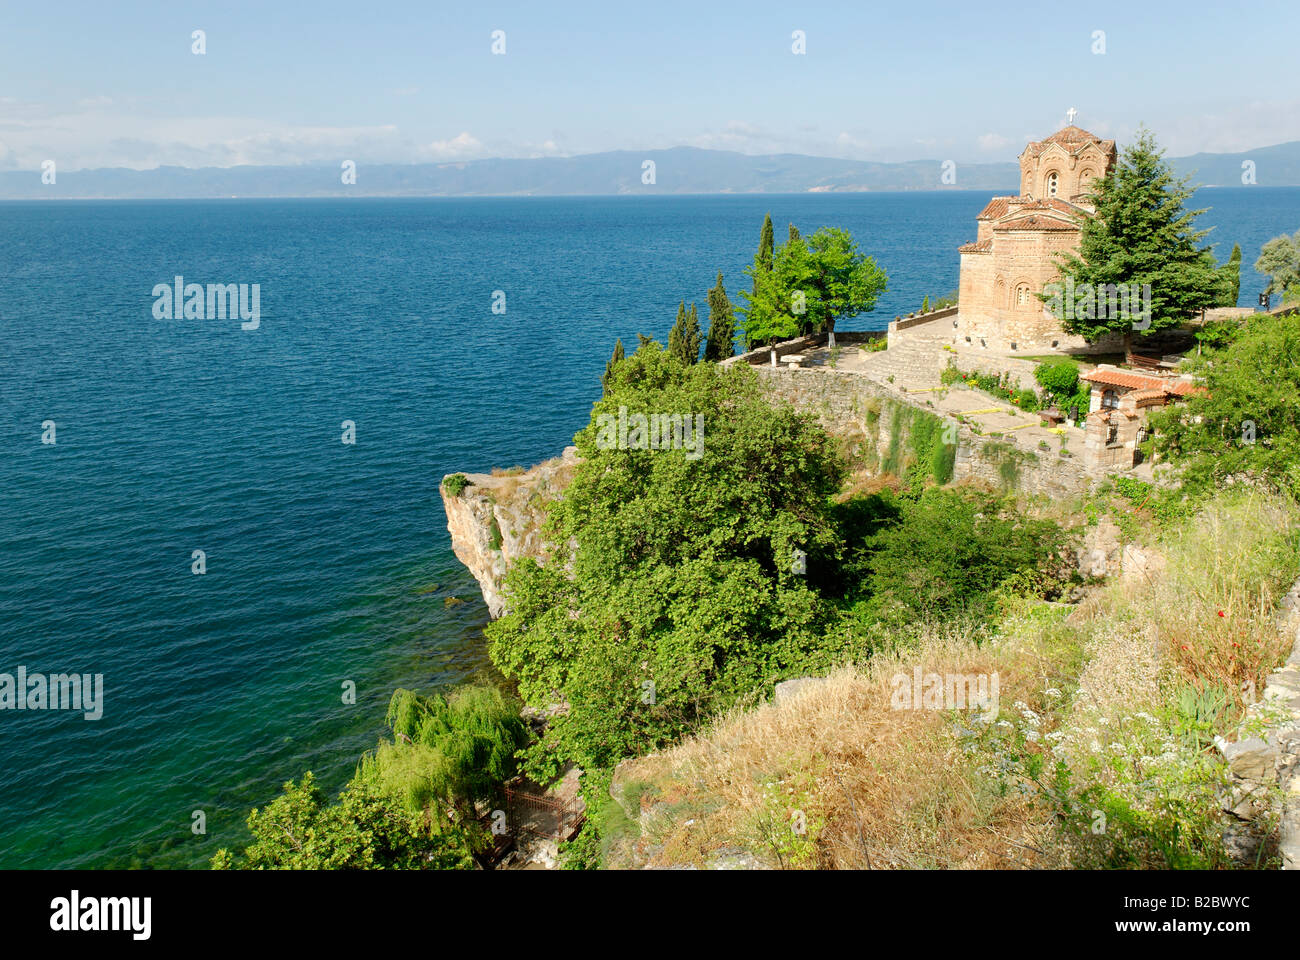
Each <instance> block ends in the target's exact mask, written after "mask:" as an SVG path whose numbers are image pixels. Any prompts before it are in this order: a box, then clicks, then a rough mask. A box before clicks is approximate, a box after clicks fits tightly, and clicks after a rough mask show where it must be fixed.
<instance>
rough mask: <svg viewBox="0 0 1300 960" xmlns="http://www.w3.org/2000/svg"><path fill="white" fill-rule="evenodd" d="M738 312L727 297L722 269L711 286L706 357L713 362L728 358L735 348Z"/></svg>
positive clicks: (705, 348) (705, 347)
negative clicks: (733, 342) (733, 344)
mask: <svg viewBox="0 0 1300 960" xmlns="http://www.w3.org/2000/svg"><path fill="white" fill-rule="evenodd" d="M735 338H736V312H735V310H733V309H732V307H731V301H730V300H729V299H727V289H726V288H725V287H724V286H723V285H722V271H721V270H719V271H718V280H717V282H716V283H715V284H714V285H713V286H712V287H710V288H709V335H708V337H707V339H706V340H705V344H704V359H705V360H706V361H710V362H713V363H717V362H718V361H719V360H726V359H727V358H728V357H730V356H731V355H732V354H733V353H735V349H734V347H733V346H732V341H733V340H735Z"/></svg>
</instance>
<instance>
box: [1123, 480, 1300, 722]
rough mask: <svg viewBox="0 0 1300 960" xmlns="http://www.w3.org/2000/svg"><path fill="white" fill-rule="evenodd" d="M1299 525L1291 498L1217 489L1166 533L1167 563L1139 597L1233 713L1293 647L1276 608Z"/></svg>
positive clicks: (1169, 651)
mask: <svg viewBox="0 0 1300 960" xmlns="http://www.w3.org/2000/svg"><path fill="white" fill-rule="evenodd" d="M1297 532H1300V516H1298V514H1297V510H1296V506H1295V505H1294V504H1293V503H1290V502H1288V501H1285V500H1282V499H1280V498H1276V497H1269V496H1266V495H1263V494H1260V493H1248V494H1245V495H1244V496H1239V497H1231V498H1229V497H1224V498H1221V499H1219V500H1218V501H1216V502H1214V503H1212V504H1211V505H1210V506H1209V507H1207V508H1206V510H1205V511H1203V512H1202V514H1201V515H1200V516H1199V517H1198V518H1197V521H1196V523H1194V524H1189V525H1187V526H1186V527H1184V528H1182V529H1180V530H1177V531H1174V532H1173V533H1172V534H1171V535H1170V536H1169V537H1168V538H1167V540H1166V543H1165V545H1164V551H1165V553H1166V555H1167V557H1168V561H1169V564H1168V570H1167V571H1165V573H1164V575H1163V576H1161V577H1159V578H1157V579H1155V580H1154V581H1153V582H1152V583H1151V584H1150V586H1149V588H1148V589H1146V590H1144V591H1143V592H1142V594H1143V595H1142V596H1141V597H1140V599H1139V601H1138V603H1137V604H1136V608H1137V610H1138V615H1139V617H1140V618H1141V619H1143V620H1145V621H1146V629H1147V630H1148V631H1149V632H1150V635H1151V637H1152V640H1153V641H1154V642H1155V643H1156V645H1157V646H1158V647H1159V649H1160V651H1161V654H1162V656H1163V657H1164V658H1165V659H1166V660H1167V661H1168V662H1169V663H1170V664H1172V665H1173V666H1174V668H1175V669H1177V671H1178V672H1179V673H1180V674H1181V676H1182V677H1183V678H1184V679H1185V680H1186V681H1187V682H1189V683H1190V684H1191V685H1192V686H1194V687H1195V688H1196V689H1197V690H1199V691H1204V690H1205V689H1207V688H1209V687H1218V688H1220V689H1221V690H1222V691H1223V692H1225V693H1227V694H1228V696H1229V698H1230V702H1231V703H1232V705H1233V706H1234V708H1235V709H1234V710H1233V711H1232V712H1231V714H1230V716H1229V717H1227V718H1226V719H1227V720H1229V721H1230V722H1235V720H1236V718H1238V717H1239V716H1240V713H1241V711H1242V710H1243V709H1244V706H1245V703H1246V702H1247V701H1248V700H1249V699H1250V697H1251V693H1252V691H1253V690H1263V689H1264V681H1265V677H1266V676H1267V675H1268V673H1269V672H1270V671H1271V670H1272V669H1273V668H1275V667H1276V666H1278V664H1280V663H1281V662H1282V660H1283V659H1285V657H1286V655H1287V653H1288V652H1289V651H1288V643H1287V641H1286V640H1285V639H1284V638H1283V636H1282V635H1281V634H1280V633H1279V632H1278V630H1277V626H1276V621H1275V611H1276V607H1277V602H1278V600H1279V599H1280V598H1281V597H1282V595H1283V594H1284V593H1285V592H1286V590H1287V589H1288V588H1289V586H1290V585H1291V583H1292V581H1293V580H1294V579H1295V577H1296V575H1297V573H1298V572H1300V558H1298V557H1297V551H1296V538H1297ZM1130 608H1131V609H1132V607H1130Z"/></svg>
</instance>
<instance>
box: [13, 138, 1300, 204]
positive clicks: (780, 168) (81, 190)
mask: <svg viewBox="0 0 1300 960" xmlns="http://www.w3.org/2000/svg"><path fill="white" fill-rule="evenodd" d="M647 161H651V162H653V164H654V166H653V173H654V177H653V180H654V182H653V183H644V182H642V180H643V176H646V174H648V172H649V171H650V169H651V168H650V167H649V166H648V165H647ZM1244 161H1251V162H1252V163H1253V164H1254V177H1255V182H1256V183H1258V184H1260V185H1262V186H1298V185H1300V141H1295V142H1292V143H1282V144H1278V145H1276V146H1272V147H1262V148H1260V149H1257V150H1251V151H1247V152H1243V153H1198V154H1194V155H1192V156H1190V157H1178V158H1172V164H1173V166H1174V168H1175V170H1176V171H1177V172H1178V173H1179V174H1187V175H1190V176H1191V177H1192V179H1193V182H1194V183H1197V184H1201V185H1204V186H1224V187H1240V186H1243V183H1242V176H1243V162H1244ZM945 170H947V171H948V174H949V175H948V176H947V177H946V178H945V177H944V173H945ZM647 179H648V177H647ZM1018 186H1019V174H1018V167H1017V165H1016V164H1015V163H1014V162H1004V163H969V164H955V165H953V166H951V167H949V168H945V165H944V162H942V161H939V160H910V161H906V162H901V163H880V162H871V161H863V160H837V159H833V158H830V157H810V156H803V155H801V154H789V153H788V154H773V155H767V156H751V155H748V154H743V153H735V152H732V151H728V150H704V149H699V148H696V147H673V148H671V149H667V150H647V151H631V150H616V151H611V152H607V153H590V154H583V155H580V156H574V157H539V158H532V159H497V160H466V161H459V162H449V163H418V164H374V165H370V164H359V165H358V166H357V167H356V182H355V183H354V184H345V183H343V169H342V164H340V166H339V167H333V166H240V167H196V168H190V167H157V168H155V169H152V170H131V169H126V168H105V169H96V170H76V171H67V172H60V171H57V170H56V175H55V183H53V184H47V183H43V182H42V176H41V172H40V171H36V170H33V171H26V170H25V171H7V172H4V173H0V199H56V198H63V199H180V198H216V197H340V196H370V197H385V196H386V197H422V196H449V197H463V196H581V195H597V196H599V195H611V194H646V195H653V194H665V193H667V194H725V193H806V192H843V191H847V192H851V191H863V190H939V189H956V190H990V191H1003V192H1015V191H1016V190H1017V189H1018Z"/></svg>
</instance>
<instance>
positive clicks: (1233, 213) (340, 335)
mask: <svg viewBox="0 0 1300 960" xmlns="http://www.w3.org/2000/svg"><path fill="white" fill-rule="evenodd" d="M987 199H988V195H987V194H985V193H899V194H857V195H847V196H846V195H841V196H833V195H798V196H775V197H773V196H764V197H757V196H753V197H749V196H747V197H725V198H691V197H679V198H663V199H660V198H581V199H569V198H565V199H467V200H442V199H431V200H423V199H418V200H417V199H403V200H378V199H376V200H353V201H333V200H322V201H238V200H230V201H195V202H190V201H175V202H79V203H71V202H62V203H59V202H52V203H40V204H37V203H31V204H22V203H8V204H0V324H3V337H2V338H0V443H2V444H3V450H2V451H0V454H2V455H0V498H2V501H0V503H2V506H0V624H2V626H0V672H11V673H12V672H14V670H15V669H16V668H17V667H18V666H19V665H20V664H21V665H25V666H26V667H27V668H28V669H29V671H33V672H35V671H41V672H64V671H77V672H86V673H102V674H103V675H104V684H105V708H104V717H103V719H102V720H99V721H97V722H89V721H86V720H84V719H83V718H82V717H81V716H80V714H71V713H61V712H53V711H51V712H22V713H17V712H11V711H5V712H3V713H0V866H3V867H74V866H83V867H85V866H110V865H119V866H121V865H133V864H134V865H143V866H193V865H199V864H202V863H203V862H205V860H206V859H207V858H208V857H209V856H210V855H211V854H212V852H213V851H214V850H215V849H216V848H217V847H219V846H222V845H229V844H235V843H238V842H239V841H240V840H241V839H242V830H243V819H244V817H245V815H246V813H247V810H248V808H249V807H251V806H253V805H256V804H262V803H265V802H266V801H267V800H268V799H270V798H271V797H273V796H274V795H275V793H276V791H277V790H278V785H279V784H280V783H281V782H282V781H284V780H286V779H288V778H290V777H297V776H298V775H299V774H300V773H301V772H302V771H303V770H305V769H312V770H313V771H315V772H316V774H317V775H318V776H319V777H320V778H321V779H322V780H323V782H324V783H325V785H326V786H328V787H330V788H337V787H339V786H341V785H342V783H343V782H344V781H345V780H346V779H347V777H348V776H350V774H351V772H352V769H353V766H354V764H355V761H356V757H357V755H358V754H359V753H361V752H362V751H363V750H365V749H367V748H368V747H370V746H372V745H373V743H374V741H375V739H376V738H377V737H378V736H379V735H380V734H381V732H382V729H383V727H382V719H383V713H384V708H385V706H386V704H387V701H388V697H389V695H390V693H391V692H392V690H393V688H394V687H396V686H399V685H406V686H416V687H421V688H429V687H434V686H437V685H441V684H446V683H450V682H454V681H456V680H458V679H461V678H464V677H466V676H469V675H471V674H473V673H475V672H476V671H478V670H481V669H483V668H484V666H485V658H484V655H483V651H482V642H481V637H480V630H481V628H482V625H483V624H484V622H486V611H485V609H484V607H483V604H482V602H481V600H480V598H479V596H478V592H477V588H476V585H475V583H474V581H473V579H472V578H471V577H470V576H469V574H468V573H467V572H466V571H465V570H464V569H463V568H462V567H461V566H460V565H459V564H458V563H457V562H456V561H455V559H454V557H453V556H452V553H451V548H450V542H449V538H448V535H447V530H446V518H445V516H444V515H443V512H442V507H441V502H440V499H439V496H438V483H439V480H440V479H441V477H442V476H443V474H445V473H448V472H451V471H454V470H486V469H488V468H490V467H492V466H507V465H513V464H523V465H529V464H532V463H535V462H537V461H540V460H543V459H545V458H547V457H550V456H553V455H555V454H556V453H558V452H559V450H560V449H561V448H562V447H563V446H564V445H565V444H566V443H568V442H569V440H570V439H571V437H572V435H573V433H574V432H575V431H576V430H577V429H578V428H580V427H581V426H582V425H583V424H584V423H585V421H586V419H587V414H588V411H589V409H590V405H591V403H592V401H593V400H594V399H595V398H596V396H597V394H598V392H599V376H600V373H601V372H602V370H603V368H604V364H605V360H606V358H607V357H608V355H609V352H610V350H611V349H612V347H613V343H614V339H615V337H622V339H623V341H624V343H625V344H629V345H630V346H634V345H635V343H636V334H637V332H638V331H640V332H644V333H647V334H651V335H655V336H657V337H659V338H660V339H663V338H664V337H665V336H666V334H667V330H668V328H669V326H670V325H671V323H672V320H673V316H674V314H675V312H676V307H677V303H678V301H679V300H681V299H683V298H685V299H686V300H687V301H688V302H689V301H691V300H695V301H697V302H698V303H699V304H700V307H701V313H702V314H706V313H707V308H706V306H705V291H706V290H707V288H708V287H709V286H710V285H711V284H712V283H713V279H714V276H715V274H716V272H717V270H718V269H722V270H723V271H724V274H725V277H726V283H727V288H728V290H729V291H730V292H731V293H732V295H733V301H736V302H740V300H739V297H738V296H736V291H737V290H738V289H739V288H741V287H742V286H747V284H745V282H744V280H743V278H742V270H743V268H744V267H745V266H746V265H747V264H748V263H749V261H750V258H751V257H752V253H753V249H754V246H755V244H756V242H757V239H758V232H759V226H760V224H761V222H762V217H763V214H764V212H766V211H771V213H772V216H773V220H774V221H775V223H776V225H777V239H778V241H779V240H783V239H784V236H785V230H786V224H787V223H788V222H789V221H794V222H795V223H796V224H797V225H798V226H799V227H800V229H801V230H802V231H803V232H804V233H805V234H807V233H810V232H811V231H812V230H814V229H816V228H817V227H818V226H821V225H824V224H831V225H837V226H843V227H846V228H848V229H849V230H851V231H852V232H853V234H854V236H855V237H856V238H857V239H858V241H859V242H860V244H861V245H862V247H863V248H864V249H865V250H866V251H867V252H869V253H870V254H872V255H873V256H875V257H876V258H877V260H879V261H880V262H881V263H882V265H883V266H884V267H885V268H886V269H887V271H888V272H889V275H890V287H889V292H888V293H887V294H886V295H885V297H884V298H883V300H882V301H881V304H880V308H879V310H878V311H877V312H876V313H875V314H874V315H868V316H863V317H860V318H858V320H856V321H854V322H851V323H848V324H844V325H843V327H844V328H845V329H871V328H878V327H881V326H883V325H884V324H885V323H886V322H887V321H888V320H889V319H891V318H892V317H893V316H894V315H896V314H899V313H906V312H909V311H911V310H913V309H915V308H916V307H918V306H919V305H920V302H921V299H922V297H923V296H925V295H927V294H929V295H931V296H934V295H940V294H944V293H946V292H948V291H950V290H952V289H954V288H955V287H956V285H957V255H956V252H955V248H956V247H957V246H958V245H959V244H960V243H963V242H965V241H967V240H970V239H972V238H973V237H974V233H975V228H974V221H973V218H974V216H975V214H976V213H977V212H978V211H979V210H980V208H981V207H982V206H983V205H984V204H985V202H987ZM1198 199H1199V200H1200V201H1201V202H1202V203H1205V204H1210V205H1212V206H1213V207H1214V209H1213V210H1212V211H1211V213H1210V214H1209V215H1207V217H1206V218H1205V222H1206V223H1208V224H1216V225H1218V226H1219V228H1220V229H1219V230H1218V231H1216V235H1215V236H1216V239H1219V240H1220V241H1222V242H1223V243H1224V244H1225V245H1224V247H1223V248H1222V249H1221V250H1220V256H1221V257H1226V255H1227V252H1228V250H1229V249H1230V247H1231V243H1232V242H1233V241H1234V240H1236V241H1238V242H1240V243H1241V244H1242V247H1243V251H1244V253H1245V259H1246V263H1247V264H1248V265H1249V264H1250V263H1253V261H1254V259H1255V257H1256V256H1257V255H1258V251H1259V247H1260V245H1261V244H1262V243H1263V242H1264V241H1265V240H1267V239H1269V238H1270V237H1272V236H1275V235H1277V234H1279V233H1282V232H1284V231H1294V230H1295V229H1296V228H1297V226H1300V189H1268V188H1262V187H1261V188H1254V189H1249V190H1219V191H1208V190H1207V191H1204V192H1203V193H1202V194H1201V195H1200V196H1199V198H1198ZM177 274H181V275H183V276H184V277H185V278H186V279H187V280H188V281H191V282H199V283H208V282H236V283H239V282H243V283H258V284H260V288H261V310H262V320H261V327H260V329H258V330H255V331H250V332H245V331H242V330H241V329H240V326H239V323H238V321H235V320H156V319H154V317H153V314H152V307H153V302H154V301H153V296H152V292H151V291H152V289H153V287H154V285H155V284H158V283H170V282H171V281H172V278H173V277H174V276H176V275H177ZM1259 286H1260V283H1259V282H1257V279H1256V278H1255V277H1254V275H1253V273H1252V272H1251V271H1249V270H1247V271H1246V278H1245V279H1244V282H1243V295H1242V301H1243V303H1248V302H1251V301H1252V300H1253V297H1254V294H1255V292H1256V290H1257V289H1258V287H1259ZM495 290H502V291H504V292H505V294H506V312H505V314H494V313H493V312H492V309H491V307H492V303H493V291H495ZM345 419H350V420H353V421H355V423H356V425H357V426H356V429H357V442H356V444H355V445H354V446H347V445H344V444H342V443H341V442H340V437H341V433H342V431H341V422H342V421H343V420H345ZM46 420H53V421H54V422H55V424H56V430H57V443H56V444H55V445H53V446H50V445H43V444H42V443H41V442H40V438H41V429H42V428H41V424H42V423H43V421H46ZM196 549H201V550H204V551H205V552H206V554H207V573H206V574H204V575H203V576H195V575H193V574H192V573H191V568H190V565H191V554H192V551H194V550H196ZM449 597H457V598H463V599H466V600H468V601H469V602H466V603H463V604H459V605H454V606H450V607H449V606H447V605H446V603H445V601H446V599H447V598H449ZM345 681H352V682H354V683H355V684H356V686H357V691H358V696H357V702H356V704H355V705H347V704H344V703H343V702H342V684H343V683H344V682H345ZM196 810H202V811H204V813H205V815H206V818H207V833H206V835H203V836H196V835H195V834H194V833H192V831H191V823H192V819H191V818H192V814H193V812H194V811H196Z"/></svg>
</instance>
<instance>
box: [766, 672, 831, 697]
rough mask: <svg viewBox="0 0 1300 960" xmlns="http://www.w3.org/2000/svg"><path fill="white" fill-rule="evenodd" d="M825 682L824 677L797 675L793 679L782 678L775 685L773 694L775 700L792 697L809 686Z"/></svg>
mask: <svg viewBox="0 0 1300 960" xmlns="http://www.w3.org/2000/svg"><path fill="white" fill-rule="evenodd" d="M825 682H826V678H825V677H799V678H797V679H795V680H782V681H781V682H780V683H778V684H777V685H776V690H775V696H776V699H777V701H781V700H785V699H787V698H789V697H793V696H795V695H797V694H799V693H802V692H803V691H804V690H807V689H808V688H810V687H815V686H817V685H818V684H822V683H825Z"/></svg>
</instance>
